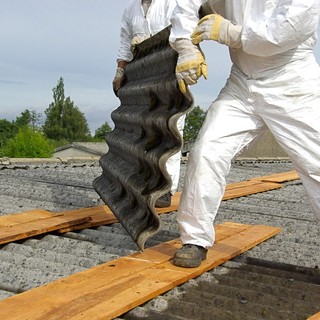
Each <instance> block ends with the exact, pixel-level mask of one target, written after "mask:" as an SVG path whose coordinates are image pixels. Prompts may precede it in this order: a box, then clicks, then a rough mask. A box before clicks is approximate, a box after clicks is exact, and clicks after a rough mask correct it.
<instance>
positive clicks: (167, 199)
mask: <svg viewBox="0 0 320 320" xmlns="http://www.w3.org/2000/svg"><path fill="white" fill-rule="evenodd" d="M170 206H171V193H170V192H167V193H166V194H164V195H163V196H161V197H160V198H159V199H158V200H157V201H156V204H155V207H156V208H166V207H170Z"/></svg>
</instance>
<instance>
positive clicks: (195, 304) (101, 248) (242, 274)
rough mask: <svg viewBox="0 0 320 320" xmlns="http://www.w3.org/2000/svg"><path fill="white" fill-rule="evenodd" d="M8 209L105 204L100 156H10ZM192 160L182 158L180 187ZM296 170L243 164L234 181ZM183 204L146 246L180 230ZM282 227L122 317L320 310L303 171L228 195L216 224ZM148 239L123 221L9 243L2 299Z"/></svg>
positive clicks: (300, 315)
mask: <svg viewBox="0 0 320 320" xmlns="http://www.w3.org/2000/svg"><path fill="white" fill-rule="evenodd" d="M2 163H3V164H1V165H0V177H1V186H0V215H7V214H11V213H18V212H23V211H27V210H32V209H36V208H39V209H45V210H49V211H66V210H72V209H77V208H84V207H91V206H96V205H99V204H101V200H100V199H99V196H98V195H97V194H96V192H95V191H94V189H93V187H92V181H93V179H94V178H96V177H97V176H99V175H100V174H101V168H100V166H99V163H98V161H97V160H92V159H88V160H84V159H80V160H78V161H77V160H75V159H74V160H72V161H71V160H69V161H66V162H62V161H55V162H52V161H48V162H46V161H44V160H43V161H38V162H35V161H32V162H31V161H28V160H24V161H22V160H21V161H6V162H5V161H4V162H2ZM185 167H186V164H185V163H183V164H182V168H181V179H180V185H179V190H181V189H182V185H183V176H184V171H185ZM290 170H293V167H292V164H291V162H289V161H287V160H286V159H250V160H249V159H243V160H241V159H240V160H238V161H236V162H234V163H233V165H232V168H231V172H230V174H229V176H228V183H233V182H238V181H244V180H248V179H250V178H253V177H259V176H265V175H269V174H272V173H280V172H286V171H290ZM175 215H176V213H175V212H171V213H169V214H163V215H160V219H161V221H162V230H161V231H160V232H159V233H158V234H157V235H156V236H154V237H153V238H151V239H150V240H148V242H147V243H146V247H150V246H153V245H156V244H158V243H161V242H164V241H168V240H171V239H175V238H177V237H179V233H178V230H177V224H176V221H175ZM225 221H233V222H240V223H247V224H264V225H271V226H277V227H280V228H282V232H281V233H280V234H279V235H277V236H276V237H274V238H272V239H270V240H267V241H266V242H264V243H262V244H260V245H258V246H256V247H255V248H253V249H251V250H249V251H247V252H245V253H244V254H241V255H240V256H238V257H237V258H235V259H232V260H230V261H229V262H227V263H225V264H223V265H221V266H219V267H217V268H215V269H213V270H212V271H210V272H206V273H205V274H203V275H201V276H200V277H198V278H196V279H194V280H191V281H189V282H187V283H186V284H184V285H182V286H179V287H177V288H175V289H173V290H171V291H169V292H168V293H166V294H164V295H161V296H159V297H157V298H156V299H153V300H151V301H150V302H148V303H146V304H145V305H142V306H140V307H138V308H135V309H133V310H132V311H130V312H129V313H127V314H124V315H122V316H121V317H120V318H121V319H142V318H146V319H160V318H161V319H209V318H210V319H212V318H214V319H306V318H307V317H308V316H311V315H313V314H315V313H317V312H319V311H320V271H319V264H320V252H319V245H320V237H319V233H320V231H319V223H318V222H316V220H315V218H314V217H313V215H312V213H311V211H310V209H309V206H308V202H307V199H306V196H305V193H304V189H303V186H302V184H301V181H300V180H296V181H292V182H287V183H284V184H283V187H282V188H280V189H276V190H272V191H268V192H263V193H259V194H254V195H250V196H246V197H241V198H237V199H232V200H227V201H223V202H222V204H221V207H220V209H219V212H218V215H217V219H216V223H222V222H225ZM137 250H138V248H137V246H136V244H135V243H134V242H133V241H132V239H131V238H130V237H129V236H128V234H127V233H126V231H125V230H124V229H123V227H122V226H121V225H120V224H119V223H115V224H112V225H109V226H100V227H97V228H91V229H85V230H81V231H74V232H67V233H65V234H57V233H54V232H52V233H48V234H44V235H41V236H36V237H32V238H29V239H26V240H21V241H17V242H12V243H9V244H5V245H1V246H0V257H1V259H0V271H1V272H0V299H5V298H6V297H9V296H11V295H14V294H17V293H20V292H23V291H26V290H29V289H31V288H34V287H37V286H39V285H42V284H46V283H49V282H51V281H53V280H55V279H59V278H62V277H65V276H67V275H70V274H73V273H76V272H79V271H82V270H86V269H88V268H90V267H93V266H96V265H98V264H101V263H104V262H107V261H111V260H113V259H115V258H118V257H121V256H125V255H128V254H130V253H133V252H135V251H137Z"/></svg>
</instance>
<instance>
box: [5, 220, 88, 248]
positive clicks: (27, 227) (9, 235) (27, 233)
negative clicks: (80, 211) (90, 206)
mask: <svg viewBox="0 0 320 320" xmlns="http://www.w3.org/2000/svg"><path fill="white" fill-rule="evenodd" d="M90 219H91V218H90V217H87V216H85V217H81V216H79V215H77V216H74V215H73V216H69V217H65V216H56V217H50V218H42V219H38V220H32V221H29V222H24V223H19V224H16V225H13V226H6V227H1V228H0V244H4V243H9V242H12V241H17V240H21V239H25V238H29V237H33V236H36V235H39V234H43V233H47V232H51V231H54V230H57V229H60V228H65V227H68V226H70V225H76V224H83V223H84V222H87V221H89V220H90Z"/></svg>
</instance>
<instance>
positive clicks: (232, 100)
mask: <svg viewBox="0 0 320 320" xmlns="http://www.w3.org/2000/svg"><path fill="white" fill-rule="evenodd" d="M201 3H202V1H201V0H177V4H178V6H177V8H176V10H175V11H174V14H173V16H172V20H171V21H172V26H173V29H172V32H171V36H170V41H171V42H175V41H176V40H177V39H179V38H184V39H188V38H189V39H190V34H191V33H192V32H193V30H194V28H195V27H196V24H197V22H198V20H199V17H198V10H199V7H200V5H201ZM319 16H320V1H319V0H290V1H289V0H278V1H277V0H225V18H226V19H228V20H230V21H232V22H233V23H234V24H236V25H240V26H242V27H243V29H242V33H241V48H240V49H230V56H231V59H232V62H233V65H232V68H231V74H230V77H229V79H228V80H227V83H226V85H225V86H224V88H223V89H222V90H221V92H220V94H219V96H218V98H217V99H216V100H215V101H214V102H213V103H212V105H211V106H210V108H209V110H208V113H207V117H206V120H205V122H204V124H203V127H202V128H201V130H200V132H199V135H198V139H197V141H196V143H195V145H194V148H193V150H192V151H191V152H190V156H189V162H188V169H187V173H186V177H185V183H184V190H183V193H182V197H181V201H180V206H179V210H178V223H179V228H180V232H181V241H182V243H183V244H195V245H199V246H202V247H205V248H209V247H210V246H212V245H213V243H214V238H215V234H214V229H213V222H214V219H215V216H216V213H217V210H218V208H219V205H220V202H221V200H222V197H223V195H224V190H225V186H226V179H225V178H226V176H227V174H228V173H229V170H230V166H231V161H232V159H233V158H234V157H235V156H236V155H237V154H239V152H241V150H242V149H243V148H244V147H246V146H248V145H249V144H250V143H251V142H252V141H253V140H255V139H256V138H257V137H258V136H260V135H261V134H262V133H263V132H264V130H266V128H269V129H270V131H271V132H272V133H273V135H274V137H275V139H276V140H277V142H278V143H279V144H280V145H281V147H282V148H283V149H284V150H285V151H286V153H287V154H288V156H289V157H290V159H291V160H292V163H293V165H294V167H295V169H296V170H297V172H298V174H299V176H300V178H301V180H302V183H303V185H304V188H305V190H306V193H307V196H308V198H309V199H310V204H311V208H312V211H313V213H314V214H315V216H316V218H317V219H318V220H320V68H319V65H318V64H317V62H316V60H315V57H314V53H313V47H314V45H315V42H316V37H317V36H316V33H317V27H318V23H319Z"/></svg>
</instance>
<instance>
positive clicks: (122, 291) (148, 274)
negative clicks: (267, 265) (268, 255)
mask: <svg viewBox="0 0 320 320" xmlns="http://www.w3.org/2000/svg"><path fill="white" fill-rule="evenodd" d="M279 232H280V229H278V228H275V227H269V226H250V225H241V224H236V223H231V224H222V225H218V226H217V227H216V233H217V241H216V244H215V245H214V246H213V247H212V248H211V249H210V250H209V251H208V258H207V259H206V260H205V261H203V263H202V264H201V265H200V266H199V267H198V268H191V269H188V268H178V267H175V266H174V265H172V263H171V258H172V256H173V254H174V252H175V251H176V249H177V248H178V247H180V242H179V241H178V240H173V241H170V242H166V243H162V244H160V245H158V246H155V247H152V248H148V249H146V250H145V251H144V252H142V253H134V254H132V255H130V256H127V257H123V258H120V259H117V260H114V261H111V262H108V263H105V264H102V265H99V266H97V267H94V268H91V269H88V270H86V271H83V272H80V273H76V274H74V275H71V276H69V277H66V278H63V279H60V280H57V281H54V282H51V283H49V284H47V285H44V286H41V287H38V288H35V289H31V290H29V291H26V292H24V293H21V294H17V295H15V296H12V297H9V298H7V299H4V300H2V301H0V310H1V319H2V320H26V319H29V320H48V319H55V320H79V319H82V320H92V319H95V320H99V319H104V320H105V319H113V318H115V317H118V316H120V315H121V314H123V313H125V312H127V311H129V310H131V309H132V308H134V307H137V306H138V305H140V304H142V303H144V302H146V301H148V300H150V299H152V298H154V297H156V296H157V295H159V294H162V293H164V292H166V291H168V290H170V289H172V288H174V287H176V286H178V285H180V284H182V283H184V282H186V281H188V280H190V279H191V278H194V277H196V276H199V275H200V274H202V273H204V272H206V271H208V270H210V269H212V268H214V267H216V266H218V265H220V264H222V263H224V262H226V261H227V260H229V259H232V258H233V257H235V256H237V255H239V254H241V253H242V252H244V251H246V250H249V249H250V248H252V247H254V246H256V245H257V244H259V243H261V242H263V241H265V240H267V239H268V238H270V237H272V236H274V235H276V234H277V233H279Z"/></svg>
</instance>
